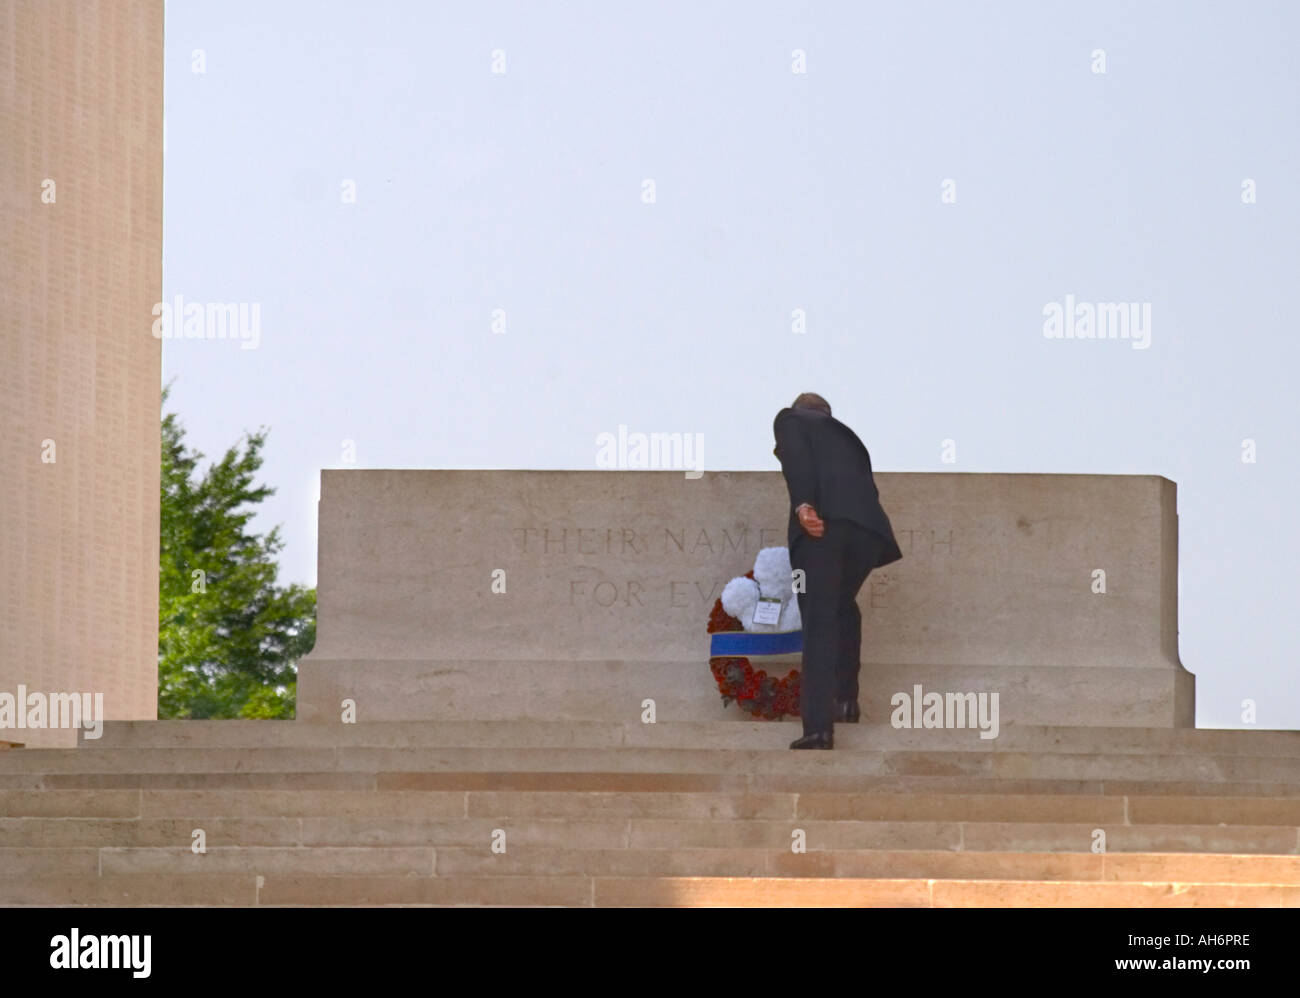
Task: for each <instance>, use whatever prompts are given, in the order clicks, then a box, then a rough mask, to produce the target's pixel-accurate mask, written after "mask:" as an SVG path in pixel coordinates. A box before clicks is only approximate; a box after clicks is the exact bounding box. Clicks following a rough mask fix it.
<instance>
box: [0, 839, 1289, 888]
mask: <svg viewBox="0 0 1300 998" xmlns="http://www.w3.org/2000/svg"><path fill="white" fill-rule="evenodd" d="M0 869H3V871H4V872H3V874H2V875H0V880H4V879H9V880H17V879H19V878H23V877H30V876H51V877H73V876H77V877H100V876H102V877H126V876H137V875H154V876H167V877H211V876H236V875H240V874H245V873H250V872H251V873H252V874H254V875H256V876H263V877H271V876H322V877H327V876H377V877H383V876H412V877H427V876H438V877H463V876H472V877H535V876H573V877H579V876H586V877H604V876H617V877H623V876H628V877H657V876H675V877H762V876H777V877H846V878H853V879H897V878H906V879H924V880H934V879H970V880H1008V879H1022V880H1023V879H1034V880H1048V881H1059V880H1066V881H1100V882H1132V883H1224V884H1271V885H1275V886H1297V885H1300V856H1273V855H1252V854H1224V855H1202V854H1195V853H1193V854H1177V853H1174V854H1170V853H1151V852H1135V853H1105V854H1093V853H1079V852H1016V851H988V852H953V851H949V850H888V849H881V850H873V849H826V850H810V851H809V852H807V853H803V854H795V853H791V852H790V851H789V850H785V851H781V850H773V849H762V848H755V847H749V846H736V847H733V848H703V847H699V846H694V845H683V846H681V847H680V848H671V849H650V848H638V847H629V848H595V849H582V848H571V847H564V846H546V845H541V844H534V845H517V846H512V847H511V848H510V850H509V851H508V852H507V853H504V854H493V853H492V852H490V851H489V850H487V849H485V848H482V847H481V846H476V847H468V846H462V847H457V846H441V847H438V848H421V847H413V846H411V847H395V846H365V847H358V846H315V847H311V846H305V847H284V846H258V845H243V846H217V847H212V848H209V849H208V851H207V852H206V853H205V854H204V855H195V854H194V853H192V852H191V851H190V849H189V848H188V847H184V846H181V847H143V848H128V847H125V846H113V847H99V848H95V847H81V848H75V847H41V848H11V847H4V848H0Z"/></svg>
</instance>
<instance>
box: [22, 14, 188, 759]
mask: <svg viewBox="0 0 1300 998" xmlns="http://www.w3.org/2000/svg"><path fill="white" fill-rule="evenodd" d="M162 112H163V0H59V2H52V0H0V206H2V207H0V696H2V695H3V694H4V693H6V692H8V693H9V694H10V695H15V694H16V693H17V692H18V687H19V686H20V685H22V686H24V687H26V690H27V691H30V692H32V693H37V694H42V695H47V696H48V695H50V694H64V693H72V692H88V693H92V694H93V693H102V694H103V700H104V709H105V713H106V715H107V717H108V718H110V719H141V718H152V717H156V716H157V699H158V664H157V662H158V488H159V482H158V477H159V456H160V455H159V447H160V443H159V404H160V398H159V395H160V387H159V386H160V379H161V370H160V364H161V343H160V341H159V340H157V339H155V338H154V337H153V335H152V333H151V323H152V316H151V310H152V308H153V305H154V303H155V302H158V301H160V300H161V298H162V169H163V158H162ZM75 740H76V733H75V731H72V730H67V729H64V730H58V729H55V730H31V729H28V728H19V729H12V728H5V729H4V730H0V741H9V742H22V743H25V744H28V745H53V744H74V743H75Z"/></svg>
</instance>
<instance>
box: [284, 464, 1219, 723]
mask: <svg viewBox="0 0 1300 998" xmlns="http://www.w3.org/2000/svg"><path fill="white" fill-rule="evenodd" d="M876 479H877V483H878V485H879V487H880V492H881V499H882V502H883V504H884V506H885V509H886V511H887V512H888V513H889V515H890V518H891V520H892V521H893V524H894V527H895V532H896V535H897V537H898V540H899V544H900V546H901V548H902V550H903V560H902V561H900V562H897V563H895V564H893V565H890V566H887V567H886V568H884V569H880V570H878V571H876V572H873V573H872V575H871V577H870V578H869V579H868V581H867V584H866V585H865V586H864V587H863V590H862V593H861V594H860V598H859V603H860V605H861V607H862V611H863V660H864V663H865V664H864V667H863V675H862V679H863V706H864V708H865V709H866V711H867V712H868V715H869V716H875V717H880V716H882V714H883V713H884V712H886V711H887V709H888V708H887V705H888V703H889V701H890V698H891V697H892V696H893V694H894V693H896V692H899V691H907V692H909V693H910V692H911V691H912V690H913V687H914V686H915V685H916V684H921V685H922V686H923V688H924V689H925V691H927V692H930V691H936V692H982V691H987V692H990V693H992V692H997V693H999V696H1000V710H1001V716H1002V723H1003V724H1008V723H1017V722H1019V723H1034V724H1060V725H1065V724H1069V725H1103V726H1114V725H1135V726H1147V727H1177V726H1192V725H1194V679H1193V677H1192V676H1191V674H1190V673H1188V672H1187V671H1186V670H1184V669H1183V668H1182V666H1181V665H1180V664H1179V661H1178V640H1177V635H1178V628H1177V551H1178V541H1177V514H1176V506H1175V486H1174V483H1172V482H1170V481H1168V480H1166V479H1163V478H1160V477H1156V476H1109V475H975V474H886V473H882V474H878V475H877V476H876ZM786 515H787V505H786V492H785V486H784V483H783V481H782V479H781V476H780V474H779V473H776V472H715V473H706V474H705V475H704V477H703V478H701V479H697V480H691V479H687V478H686V477H685V476H684V475H683V474H681V473H678V472H581V471H326V472H324V473H323V477H322V487H321V503H320V521H319V523H320V526H319V531H320V549H319V559H320V561H319V566H320V570H319V580H318V600H319V617H318V630H317V635H318V637H317V644H316V648H315V649H314V650H313V652H312V654H311V655H310V656H308V658H307V659H305V660H304V662H303V663H302V666H301V670H300V678H299V717H300V718H301V719H303V720H308V721H312V720H324V721H336V720H337V719H338V717H339V714H340V702H341V701H342V700H343V699H344V698H351V699H353V700H355V701H356V704H357V711H358V716H359V718H361V719H363V720H367V721H373V720H415V719H422V718H430V719H437V718H447V719H450V718H482V719H493V718H511V717H553V718H565V717H572V718H574V719H579V718H592V719H595V718H611V719H620V718H622V719H625V718H629V717H635V716H637V715H639V713H640V711H641V709H642V707H641V704H642V701H643V700H645V699H646V698H652V699H654V700H655V701H656V707H657V710H658V716H659V718H660V719H662V720H668V719H677V720H684V719H690V720H703V719H709V718H722V717H735V718H740V717H742V716H743V715H741V714H740V713H739V712H738V711H737V710H736V708H735V707H734V706H733V707H732V708H730V710H725V711H724V709H723V707H722V706H721V703H720V700H719V698H718V696H717V693H716V690H715V689H714V687H713V685H712V679H711V676H710V675H709V671H708V667H707V648H708V644H707V637H706V635H705V623H706V621H707V618H708V614H709V610H710V608H711V607H712V605H713V601H714V600H715V599H716V598H717V596H718V594H719V593H720V592H721V589H722V586H723V585H724V584H725V583H726V582H727V580H728V579H730V578H732V577H734V576H736V575H741V574H743V573H744V572H746V571H747V570H748V569H750V568H751V567H752V566H753V560H754V555H755V554H756V553H757V552H758V550H759V548H760V547H766V546H773V545H777V546H779V545H784V544H785V523H786ZM1103 581H1104V592H1102V591H1100V590H1101V588H1102V583H1103Z"/></svg>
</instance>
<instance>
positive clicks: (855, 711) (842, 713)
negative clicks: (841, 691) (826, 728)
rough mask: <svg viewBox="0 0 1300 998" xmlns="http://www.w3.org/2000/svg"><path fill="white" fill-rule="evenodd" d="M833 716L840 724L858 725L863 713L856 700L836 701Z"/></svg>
mask: <svg viewBox="0 0 1300 998" xmlns="http://www.w3.org/2000/svg"><path fill="white" fill-rule="evenodd" d="M831 715H832V717H833V719H834V720H835V721H836V722H838V723H843V724H857V723H858V718H859V717H861V716H862V711H861V710H860V709H859V708H858V702H857V701H856V700H836V701H835V705H834V710H832V711H831Z"/></svg>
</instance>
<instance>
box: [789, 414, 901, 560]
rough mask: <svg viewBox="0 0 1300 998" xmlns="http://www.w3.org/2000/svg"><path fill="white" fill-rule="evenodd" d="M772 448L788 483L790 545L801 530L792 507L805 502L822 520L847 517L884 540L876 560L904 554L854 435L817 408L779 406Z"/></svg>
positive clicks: (863, 450) (863, 448) (868, 462)
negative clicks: (780, 407)
mask: <svg viewBox="0 0 1300 998" xmlns="http://www.w3.org/2000/svg"><path fill="white" fill-rule="evenodd" d="M772 432H773V433H774V434H775V436H776V450H775V451H774V453H775V454H776V456H777V457H778V458H779V459H780V461H781V474H783V475H784V476H785V483H786V485H787V486H788V487H789V489H790V534H789V543H790V549H791V550H792V551H793V550H794V542H795V540H796V538H799V537H802V536H804V529H803V527H802V526H801V525H800V523H799V517H798V515H797V514H796V513H795V510H796V509H798V508H799V506H800V505H802V504H803V503H808V504H809V505H810V506H812V508H813V509H815V510H816V511H817V515H818V516H820V517H821V518H822V519H823V520H851V521H852V522H854V523H857V524H861V525H862V526H864V527H866V528H867V529H868V530H870V531H873V532H874V533H876V534H878V535H879V536H880V537H881V538H882V539H883V541H884V543H883V544H882V545H881V551H880V560H879V561H878V562H877V563H876V566H877V567H879V566H880V565H888V564H890V563H891V562H895V561H898V560H899V559H900V558H902V557H903V552H902V551H900V550H899V548H898V541H897V540H895V539H894V528H893V527H892V526H891V525H890V523H889V517H888V516H886V515H885V511H884V509H882V508H881V505H880V494H879V492H878V491H877V490H876V480H875V479H874V478H873V477H872V476H871V455H870V454H868V453H867V448H866V446H865V445H864V444H863V443H862V441H861V440H859V439H858V435H857V434H856V433H854V432H853V431H852V430H851V429H849V428H848V427H847V426H845V425H844V424H843V423H841V422H840V421H839V420H838V419H836V418H834V417H833V416H830V415H827V414H826V413H824V412H822V411H820V410H819V409H782V410H781V411H780V412H778V413H777V414H776V420H775V421H774V422H773V424H772Z"/></svg>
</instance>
